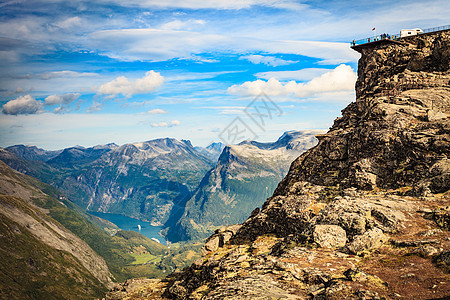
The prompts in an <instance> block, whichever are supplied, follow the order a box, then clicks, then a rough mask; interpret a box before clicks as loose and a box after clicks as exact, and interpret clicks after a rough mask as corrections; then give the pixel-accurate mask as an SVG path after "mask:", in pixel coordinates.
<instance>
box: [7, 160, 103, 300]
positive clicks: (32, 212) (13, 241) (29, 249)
mask: <svg viewBox="0 0 450 300" xmlns="http://www.w3.org/2000/svg"><path fill="white" fill-rule="evenodd" d="M46 197H48V196H47V195H46V194H44V193H42V192H41V191H40V190H38V189H36V188H33V187H32V186H30V185H28V184H27V183H26V182H24V181H23V180H21V179H20V175H19V174H18V173H15V172H14V171H13V170H12V169H10V168H9V167H8V166H6V165H5V164H4V163H3V162H0V216H1V221H0V229H1V230H0V232H1V235H0V239H1V240H2V241H1V242H0V245H1V246H0V249H1V253H2V259H1V265H0V268H1V273H2V274H3V275H2V278H3V279H2V282H1V286H0V290H1V292H0V294H2V295H5V296H6V295H9V296H10V297H13V298H16V299H18V298H21V299H28V298H36V297H37V298H47V299H51V298H77V297H79V298H85V299H88V298H92V297H98V296H100V295H102V292H104V291H105V287H111V283H112V281H111V278H110V277H111V274H110V273H109V270H108V267H107V265H106V263H105V261H104V259H103V258H102V257H100V256H99V255H98V254H96V253H95V252H94V251H93V250H92V249H91V248H90V247H89V246H88V245H87V244H86V243H85V242H84V241H82V240H81V239H80V238H79V237H77V236H76V235H74V234H73V233H72V232H70V231H69V230H67V229H66V228H65V227H63V226H62V225H61V224H60V223H59V222H57V221H55V220H54V219H53V218H51V217H49V216H48V215H47V213H48V210H45V209H41V208H39V207H37V206H36V205H35V203H34V202H36V201H37V202H39V201H45V200H42V199H45V198H46Z"/></svg>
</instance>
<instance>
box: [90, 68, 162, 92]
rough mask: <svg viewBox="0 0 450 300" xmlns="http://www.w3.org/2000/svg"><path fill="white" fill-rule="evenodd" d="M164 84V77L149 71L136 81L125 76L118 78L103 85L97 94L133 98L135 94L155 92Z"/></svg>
mask: <svg viewBox="0 0 450 300" xmlns="http://www.w3.org/2000/svg"><path fill="white" fill-rule="evenodd" d="M163 83H164V77H163V76H161V74H160V73H158V72H154V71H148V72H146V73H145V76H144V77H142V78H139V79H136V81H130V80H129V79H128V78H126V77H125V76H120V77H117V78H116V79H114V80H112V81H110V82H107V83H105V84H103V85H101V86H100V87H99V88H98V90H97V92H98V93H99V94H105V95H117V94H122V95H125V96H127V97H131V96H132V95H134V94H146V93H150V92H153V91H154V90H155V89H157V88H158V87H160V86H161V85H162V84H163Z"/></svg>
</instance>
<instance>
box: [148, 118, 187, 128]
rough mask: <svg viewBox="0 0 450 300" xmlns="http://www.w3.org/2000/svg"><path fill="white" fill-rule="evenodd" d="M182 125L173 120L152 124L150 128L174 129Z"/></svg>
mask: <svg viewBox="0 0 450 300" xmlns="http://www.w3.org/2000/svg"><path fill="white" fill-rule="evenodd" d="M180 124H181V122H180V121H178V120H172V121H170V122H164V121H163V122H159V123H150V126H152V127H174V126H179V125H180Z"/></svg>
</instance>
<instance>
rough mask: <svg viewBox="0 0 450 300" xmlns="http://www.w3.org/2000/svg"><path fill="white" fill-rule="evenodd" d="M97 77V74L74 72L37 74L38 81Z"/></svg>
mask: <svg viewBox="0 0 450 300" xmlns="http://www.w3.org/2000/svg"><path fill="white" fill-rule="evenodd" d="M94 76H99V74H97V73H91V72H75V71H67V70H65V71H56V72H48V73H41V74H38V75H37V77H38V78H40V79H44V80H48V79H53V78H80V77H94Z"/></svg>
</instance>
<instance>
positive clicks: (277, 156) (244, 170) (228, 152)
mask: <svg viewBox="0 0 450 300" xmlns="http://www.w3.org/2000/svg"><path fill="white" fill-rule="evenodd" d="M317 133H319V131H303V132H302V131H289V132H286V133H284V134H283V135H282V136H281V137H280V138H279V139H278V140H277V141H276V142H273V143H259V142H255V141H244V142H242V143H240V144H239V145H232V146H226V147H225V148H224V149H223V151H222V154H221V155H220V157H219V160H218V162H217V165H216V166H215V167H214V168H213V169H212V170H210V171H209V172H207V173H206V175H205V176H204V178H203V179H202V181H201V183H200V185H199V186H198V188H197V189H196V191H195V193H194V195H193V196H192V198H191V199H189V201H188V202H187V203H186V208H185V212H184V214H183V216H182V217H181V218H180V220H179V221H178V222H177V224H176V225H175V226H172V227H171V228H170V229H169V230H168V232H167V238H169V239H170V240H172V241H178V240H190V239H196V238H203V237H206V236H208V235H209V234H210V233H211V232H212V231H213V230H214V229H215V228H217V227H219V226H223V225H228V224H234V223H237V222H242V221H243V220H245V218H247V217H248V216H249V215H250V213H251V211H252V210H253V209H254V208H255V207H258V206H260V205H261V204H262V203H264V201H265V200H266V198H267V197H269V196H270V195H272V193H273V191H274V190H275V188H276V186H277V184H278V182H279V181H280V180H281V179H282V178H283V177H284V176H285V175H286V173H287V171H288V170H289V166H290V164H291V162H292V161H293V160H294V159H295V158H297V157H298V156H299V155H300V154H301V153H303V152H304V151H306V150H308V149H309V148H311V147H313V146H314V145H316V144H317V139H316V138H315V134H317ZM320 133H321V132H320Z"/></svg>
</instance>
